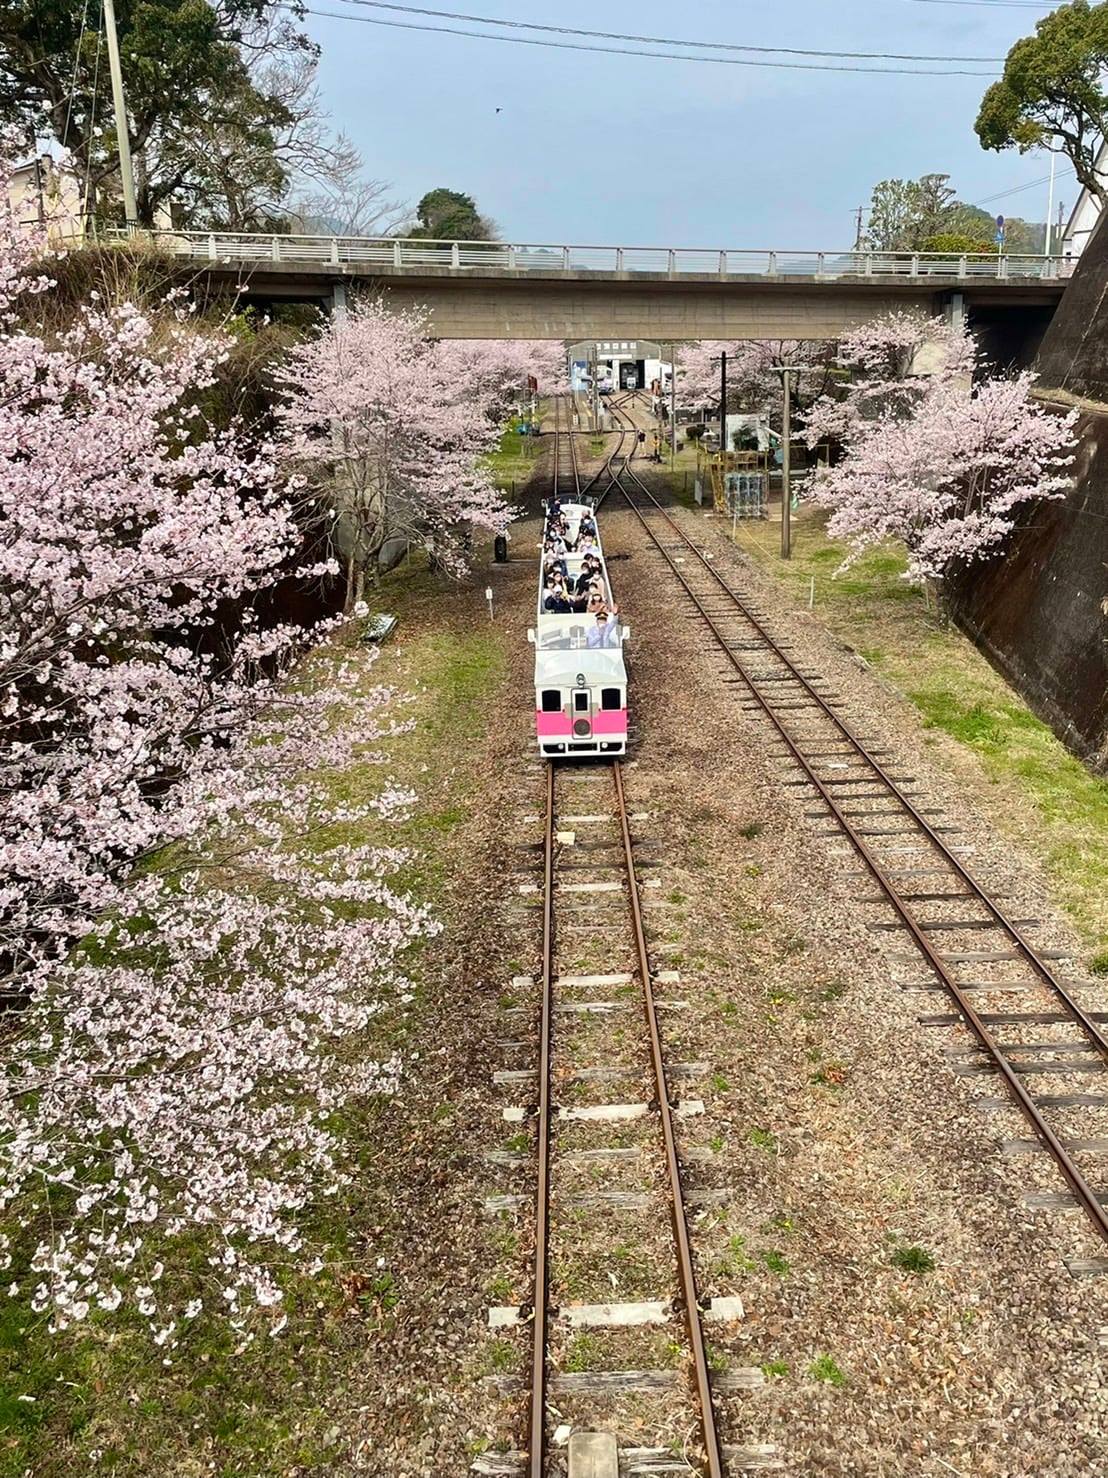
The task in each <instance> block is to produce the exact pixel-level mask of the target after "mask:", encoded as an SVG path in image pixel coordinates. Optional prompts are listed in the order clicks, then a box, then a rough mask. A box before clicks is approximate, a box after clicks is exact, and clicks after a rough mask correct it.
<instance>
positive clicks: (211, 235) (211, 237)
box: [208, 231, 216, 262]
mask: <svg viewBox="0 0 1108 1478" xmlns="http://www.w3.org/2000/svg"><path fill="white" fill-rule="evenodd" d="M208 256H209V257H211V259H212V261H213V262H214V261H215V258H216V253H215V232H214V231H209V232H208Z"/></svg>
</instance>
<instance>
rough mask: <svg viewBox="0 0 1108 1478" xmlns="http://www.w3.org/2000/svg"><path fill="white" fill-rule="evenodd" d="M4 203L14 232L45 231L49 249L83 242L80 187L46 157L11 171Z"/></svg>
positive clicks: (75, 180)
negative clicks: (6, 204) (9, 212)
mask: <svg viewBox="0 0 1108 1478" xmlns="http://www.w3.org/2000/svg"><path fill="white" fill-rule="evenodd" d="M8 201H9V204H10V206H11V211H12V220H13V222H14V224H15V228H16V230H17V231H26V232H31V231H36V230H38V231H45V232H46V236H47V239H48V240H49V242H50V244H51V245H52V246H61V245H63V244H69V245H73V244H74V243H76V242H80V241H82V240H83V239H84V235H85V218H84V213H83V210H82V206H81V187H80V183H79V182H78V180H77V179H76V178H75V176H74V175H73V174H71V173H70V171H69V170H67V169H65V168H64V167H63V166H61V165H59V164H58V163H57V161H56V160H54V159H52V158H51V157H50V155H49V154H42V155H40V156H39V157H38V158H36V159H31V160H28V162H27V163H26V164H21V165H19V166H17V168H15V169H13V170H12V172H11V174H10V175H9V176H8Z"/></svg>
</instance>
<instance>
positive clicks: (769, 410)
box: [677, 339, 836, 431]
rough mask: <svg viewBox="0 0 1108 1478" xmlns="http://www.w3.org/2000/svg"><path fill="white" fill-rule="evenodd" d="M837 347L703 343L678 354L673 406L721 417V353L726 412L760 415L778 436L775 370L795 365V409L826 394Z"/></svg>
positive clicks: (808, 343) (778, 342) (826, 343)
mask: <svg viewBox="0 0 1108 1478" xmlns="http://www.w3.org/2000/svg"><path fill="white" fill-rule="evenodd" d="M835 350H836V345H835V344H834V343H833V342H831V341H825V340H806V339H736V340H732V341H712V340H703V341H701V342H699V343H694V344H687V345H684V346H683V347H682V348H681V349H680V350H679V351H678V366H677V404H678V405H679V406H680V407H681V408H682V409H684V410H690V411H700V410H706V409H709V408H711V409H712V410H713V412H714V414H715V415H717V416H718V414H719V397H720V388H721V386H720V365H719V357H720V354H721V352H726V354H727V409H728V411H729V412H734V411H751V412H753V411H764V412H766V414H767V416H768V418H769V423H770V425H771V426H773V427H774V429H775V430H777V431H780V430H781V429H782V426H781V416H782V413H783V403H782V390H781V376H780V375H779V374H778V373H777V367H778V366H779V365H793V366H796V367H798V369H799V370H800V373H798V375H797V376H796V377H795V378H794V381H793V394H794V398H795V399H794V403H795V405H796V407H797V408H798V409H800V408H802V407H803V406H804V405H806V404H807V403H809V402H810V401H811V400H813V399H815V398H817V397H818V396H821V395H823V394H824V393H826V390H827V388H828V384H829V381H830V378H831V375H832V372H833V366H834V356H835Z"/></svg>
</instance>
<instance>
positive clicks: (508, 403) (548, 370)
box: [438, 339, 569, 426]
mask: <svg viewBox="0 0 1108 1478" xmlns="http://www.w3.org/2000/svg"><path fill="white" fill-rule="evenodd" d="M438 354H439V356H440V359H441V363H442V365H443V367H444V370H445V372H446V373H447V374H448V375H453V376H454V380H455V384H456V386H457V388H458V389H459V391H462V392H464V393H465V394H466V395H468V396H470V397H471V398H472V399H473V400H474V401H475V403H477V404H479V405H481V406H482V408H483V409H484V412H485V414H486V415H487V416H488V417H489V419H490V420H492V421H494V422H495V423H496V424H497V426H499V425H500V423H501V422H502V421H503V419H504V417H505V416H506V415H507V414H508V412H509V410H510V409H511V408H512V406H513V405H514V404H516V403H518V401H519V399H520V397H521V396H525V395H526V394H527V381H528V377H529V376H533V377H534V378H535V379H536V380H537V381H538V392H537V393H538V394H539V395H543V396H552V395H564V394H566V393H568V390H569V380H568V376H567V373H566V351H565V349H564V347H563V345H562V343H561V341H560V340H548V339H444V340H442V341H441V342H440V343H439V345H438Z"/></svg>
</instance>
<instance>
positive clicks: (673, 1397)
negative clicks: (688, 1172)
mask: <svg viewBox="0 0 1108 1478" xmlns="http://www.w3.org/2000/svg"><path fill="white" fill-rule="evenodd" d="M562 409H564V408H562ZM564 419H565V421H566V426H569V420H568V415H567V416H566V417H565V418H564ZM562 421H563V417H562V415H561V414H560V413H559V411H558V410H556V412H555V437H554V465H553V469H552V486H553V488H555V489H559V490H561V491H563V493H566V492H568V491H569V489H568V488H567V487H566V486H565V484H566V483H567V482H568V481H569V477H570V476H572V480H573V490H574V492H575V493H576V492H577V490H578V489H581V490H582V491H583V490H584V487H583V484H582V480H581V477H580V472H579V468H578V465H577V460H576V454H575V451H574V450H573V443H574V438H573V434H572V428H571V427H569V429H568V431H567V429H566V427H564V426H563V424H562ZM567 438H568V439H567ZM567 446H568V448H569V449H570V450H569V451H568V454H567V452H566V449H565V448H566V447H567ZM567 463H568V468H569V471H567ZM609 464H610V457H609V459H608V460H607V461H606V463H605V467H609ZM604 470H605V468H601V469H600V472H599V473H598V474H597V475H596V477H594V478H593V479H592V481H594V482H595V481H596V480H597V478H598V477H600V476H602V475H603V473H604ZM542 773H543V780H542V786H543V797H544V799H543V808H542V815H541V820H542V823H543V839H542V843H541V847H542V881H541V884H539V885H537V887H536V891H537V892H538V893H539V895H540V904H541V916H542V964H541V976H540V978H539V979H538V980H531V979H530V978H528V979H526V980H525V981H522V982H520V983H521V984H526V985H528V986H533V987H537V996H538V1001H537V1005H538V1024H537V1033H536V1034H537V1040H538V1052H537V1062H536V1067H535V1072H534V1074H532V1073H531V1071H530V1070H529V1069H528V1070H523V1071H514V1072H513V1071H508V1072H505V1073H502V1074H500V1075H499V1080H500V1081H502V1082H507V1083H514V1082H517V1081H526V1082H527V1083H528V1084H533V1097H532V1101H531V1103H530V1104H528V1105H527V1106H526V1107H525V1108H514V1107H513V1108H511V1109H507V1110H505V1111H504V1113H505V1119H506V1120H507V1121H508V1122H509V1123H511V1122H515V1123H527V1124H528V1125H530V1124H531V1123H533V1125H534V1136H535V1146H534V1155H535V1191H534V1256H533V1285H532V1293H531V1298H530V1301H529V1302H528V1303H527V1304H525V1305H524V1306H523V1307H522V1308H520V1309H517V1308H511V1307H504V1308H497V1309H492V1310H490V1315H489V1322H490V1326H491V1327H493V1328H499V1327H510V1326H512V1325H516V1324H520V1323H522V1324H524V1325H525V1326H529V1328H528V1346H529V1370H528V1374H527V1386H528V1415H527V1442H526V1449H525V1451H521V1452H518V1453H515V1454H511V1455H509V1457H507V1458H506V1459H505V1463H504V1466H503V1467H498V1466H496V1465H495V1460H494V1459H489V1460H488V1461H489V1463H490V1464H491V1466H484V1467H482V1468H481V1469H480V1470H481V1471H484V1472H490V1473H491V1472H496V1473H500V1472H504V1473H517V1474H518V1473H520V1472H524V1473H526V1474H527V1475H529V1478H560V1475H564V1474H568V1478H579V1475H582V1474H584V1475H588V1478H609V1475H610V1478H616V1475H617V1473H620V1472H633V1473H635V1474H637V1475H638V1474H641V1475H644V1478H645V1475H649V1474H658V1475H661V1474H663V1473H673V1472H685V1473H699V1474H702V1475H705V1478H723V1475H724V1474H725V1473H727V1472H729V1471H731V1472H736V1473H738V1472H744V1471H747V1470H748V1469H750V1468H767V1467H769V1468H775V1467H778V1466H780V1464H779V1462H778V1461H777V1459H776V1454H775V1450H774V1449H773V1448H772V1447H768V1446H747V1447H743V1448H737V1447H730V1448H725V1447H724V1446H723V1444H722V1443H721V1439H720V1435H719V1431H718V1426H717V1414H716V1409H715V1406H714V1404H713V1382H714V1383H715V1385H716V1389H717V1395H723V1394H726V1393H727V1392H728V1391H732V1390H742V1389H746V1388H747V1387H748V1386H750V1385H756V1384H760V1383H761V1379H762V1377H761V1372H760V1371H756V1370H751V1371H739V1372H729V1373H728V1375H727V1376H715V1377H713V1375H712V1374H711V1372H710V1369H709V1356H708V1349H707V1341H706V1338H705V1331H704V1325H705V1322H706V1321H712V1320H715V1321H719V1322H720V1323H721V1325H723V1324H726V1322H727V1321H730V1320H733V1319H735V1318H738V1317H741V1310H742V1306H741V1303H740V1301H739V1299H737V1298H735V1297H731V1296H721V1297H718V1298H713V1299H710V1300H709V1301H708V1302H707V1303H706V1304H705V1303H703V1301H702V1299H701V1297H700V1293H699V1291H698V1284H697V1273H696V1264H695V1259H694V1251H693V1246H692V1237H691V1233H690V1222H691V1214H690V1203H689V1195H690V1192H688V1191H687V1189H686V1185H685V1181H684V1174H683V1169H684V1167H683V1157H682V1133H681V1127H680V1126H681V1122H682V1120H683V1119H685V1118H686V1117H691V1116H698V1115H700V1114H702V1113H703V1107H704V1106H703V1103H702V1102H701V1100H699V1099H697V1098H694V1097H691V1096H689V1095H690V1094H691V1092H692V1091H694V1085H695V1081H696V1078H697V1077H698V1076H701V1075H702V1074H705V1073H707V1071H708V1065H707V1064H704V1063H676V1062H670V1061H669V1060H668V1058H667V1054H666V1051H665V1045H664V1042H665V1037H664V1033H663V1030H662V1027H661V1025H660V1020H661V1019H663V1018H664V1017H665V1016H666V1014H667V1013H668V1012H672V1011H674V1010H679V1009H680V1008H681V1007H683V1006H684V1005H686V1004H687V1003H685V1002H682V1001H679V1000H677V999H675V997H674V988H675V987H677V986H678V984H679V977H678V974H677V972H676V971H664V970H663V971H657V970H655V968H654V965H653V962H652V960H651V956H650V951H649V948H648V943H647V932H646V929H645V926H644V920H643V902H644V897H645V896H648V890H650V889H651V888H653V887H656V886H658V882H659V880H658V878H657V877H656V876H651V877H645V878H644V876H643V875H642V874H643V871H650V870H652V869H654V868H656V866H657V864H656V862H654V861H653V860H652V859H650V858H641V857H640V856H637V855H636V854H637V851H641V846H640V843H639V842H638V841H637V840H636V836H635V831H634V828H635V827H636V826H637V825H639V826H641V825H642V824H643V823H644V822H645V821H646V820H647V818H646V817H645V816H635V815H633V814H631V813H630V811H629V808H628V803H627V797H626V795H625V791H624V768H623V765H622V763H621V762H620V761H618V760H613V761H607V762H604V761H600V762H597V761H579V762H576V763H574V762H572V761H570V762H566V761H560V762H558V763H557V764H551V763H549V762H548V763H547V764H546V765H545V766H544V767H543V772H542ZM536 819H538V818H536ZM528 886H530V885H528ZM636 1020H637V1023H638V1024H636ZM507 1045H508V1046H510V1047H513V1048H518V1047H519V1046H521V1045H522V1044H513V1043H509V1044H507ZM598 1097H599V1098H600V1099H601V1100H603V1101H600V1102H598V1101H597V1098H598ZM691 1194H693V1195H694V1197H699V1201H698V1203H697V1204H717V1203H718V1202H719V1201H720V1199H721V1198H722V1199H724V1200H725V1199H726V1196H727V1194H728V1193H727V1192H726V1191H725V1190H717V1191H713V1190H710V1189H704V1188H702V1187H698V1188H697V1190H696V1191H695V1192H693V1193H691ZM713 1196H715V1198H716V1199H715V1200H713V1199H712V1197H713ZM705 1197H707V1198H708V1199H707V1201H705V1200H704V1198H705ZM519 1199H520V1198H518V1197H512V1196H507V1197H496V1196H494V1197H492V1198H491V1208H492V1209H493V1210H497V1209H500V1208H501V1207H502V1204H503V1205H505V1206H506V1205H507V1203H512V1204H513V1205H514V1204H515V1203H516V1202H518V1200H519ZM613 1248H614V1250H613ZM582 1338H585V1339H593V1340H603V1341H605V1342H606V1344H605V1349H604V1359H603V1363H602V1366H601V1368H600V1369H599V1370H593V1369H592V1367H591V1365H590V1364H589V1363H587V1362H586V1364H585V1366H584V1368H582V1365H581V1362H580V1360H579V1359H578V1358H577V1355H576V1354H575V1351H577V1352H578V1353H579V1345H578V1343H577V1342H579V1341H580V1340H581V1339H582ZM659 1339H661V1340H663V1341H664V1348H665V1351H666V1352H667V1354H666V1356H665V1358H664V1360H663V1359H660V1358H659V1356H658V1354H657V1351H658V1350H659V1348H660V1347H659V1345H658V1344H657V1341H658V1340H659ZM644 1361H645V1367H644ZM644 1411H645V1412H646V1413H647V1414H646V1415H644ZM570 1429H572V1434H573V1435H572V1437H571V1438H570V1439H569V1445H568V1447H567V1446H565V1445H564V1444H565V1434H566V1432H568V1431H569V1430H570ZM556 1434H557V1436H558V1441H555V1440H554V1438H555V1435H556ZM659 1437H664V1438H666V1439H667V1441H666V1446H664V1447H659V1446H657V1445H645V1444H646V1443H647V1442H648V1440H650V1439H653V1442H654V1443H656V1442H657V1440H658V1438H659Z"/></svg>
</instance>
